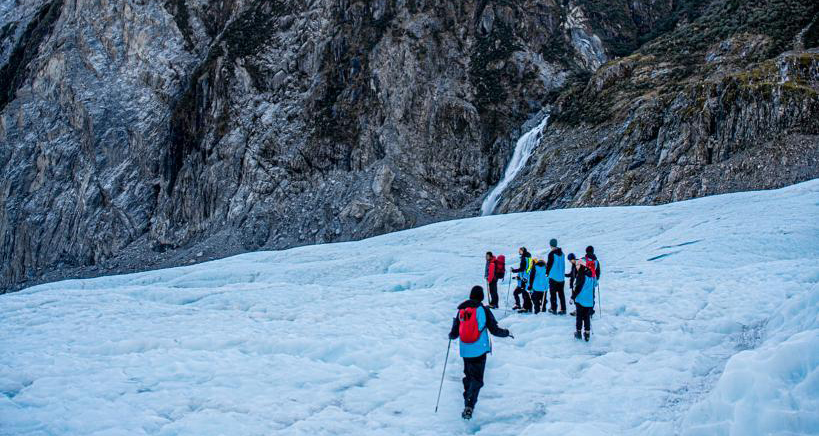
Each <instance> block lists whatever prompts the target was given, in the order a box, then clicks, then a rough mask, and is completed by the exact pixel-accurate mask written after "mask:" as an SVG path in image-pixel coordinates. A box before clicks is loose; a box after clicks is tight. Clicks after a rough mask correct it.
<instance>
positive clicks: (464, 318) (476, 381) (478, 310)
mask: <svg viewBox="0 0 819 436" xmlns="http://www.w3.org/2000/svg"><path fill="white" fill-rule="evenodd" d="M482 302H483V288H482V287H480V286H474V287H472V291H471V292H470V293H469V299H468V300H466V301H464V302H463V303H461V304H460V305H458V316H456V317H455V319H454V320H452V330H450V331H449V339H450V340H453V339H456V338H460V339H461V340H460V352H461V357H462V358H463V359H464V378H463V383H464V411H463V413H461V417H462V418H464V419H471V418H472V411H473V410H474V409H475V403H477V402H478V393H479V392H480V391H481V388H482V387H483V373H484V370H485V369H486V355H487V353H491V352H492V342H491V341H490V340H489V335H488V334H487V331H488V332H489V333H492V335H493V336H497V337H499V338H505V337H507V336H508V337H511V338H512V339H514V338H515V337H514V336H512V334H511V333H509V330H506V329H503V328H500V327H499V326H498V322H497V321H496V320H495V316H494V315H492V311H491V310H488V309H487V308H486V307H485V306H484V305H483V304H482Z"/></svg>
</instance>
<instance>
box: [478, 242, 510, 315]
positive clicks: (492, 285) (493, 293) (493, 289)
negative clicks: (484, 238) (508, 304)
mask: <svg viewBox="0 0 819 436" xmlns="http://www.w3.org/2000/svg"><path fill="white" fill-rule="evenodd" d="M504 268H505V267H504ZM483 278H484V279H486V283H487V285H488V288H489V307H490V308H492V309H497V308H498V278H499V276H498V266H497V259H496V258H495V256H494V255H493V254H492V252H491V251H487V252H486V268H485V269H484V273H483Z"/></svg>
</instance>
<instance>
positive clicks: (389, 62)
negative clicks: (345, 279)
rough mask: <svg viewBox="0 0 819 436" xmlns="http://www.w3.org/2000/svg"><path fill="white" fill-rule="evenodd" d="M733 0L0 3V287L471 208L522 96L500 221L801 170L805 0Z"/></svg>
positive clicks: (685, 194)
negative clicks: (507, 215)
mask: <svg viewBox="0 0 819 436" xmlns="http://www.w3.org/2000/svg"><path fill="white" fill-rule="evenodd" d="M734 3H737V2H734V1H730V0H727V1H723V0H712V1H710V2H709V1H704V0H697V1H693V0H692V1H672V0H660V1H652V2H647V1H625V0H611V1H601V0H571V1H557V2H555V1H535V0H523V1H515V2H512V1H506V0H496V1H488V0H457V1H450V2H440V1H428V0H373V1H350V0H318V1H313V2H306V1H293V0H260V1H253V2H247V1H243V0H224V1H220V2H198V1H194V0H166V1H164V2H132V1H123V2H103V3H88V2H82V3H76V2H74V3H72V2H64V1H62V0H52V1H48V2H44V1H40V2H36V1H35V2H24V3H9V2H7V4H5V5H3V6H0V8H2V9H0V12H2V14H0V16H1V17H3V18H2V20H3V22H0V65H2V70H0V94H1V95H0V144H2V146H0V167H2V171H3V176H4V177H3V179H2V181H0V198H2V200H3V208H2V209H0V241H2V245H1V246H0V260H2V270H1V271H0V288H2V289H6V290H9V289H16V288H19V287H20V286H23V285H26V284H31V283H35V282H38V281H43V280H52V279H57V278H62V277H67V276H73V275H95V274H105V273H114V272H122V271H132V270H136V269H144V268H151V267H161V266H169V265H175V264H180V263H187V262H192V261H197V260H204V259H207V258H210V257H214V256H223V255H228V254H233V253H238V252H242V251H247V250H255V249H260V248H284V247H290V246H295V245H302V244H310V243H319V242H330V241H343V240H350V239H355V238H362V237H367V236H371V235H375V234H380V233H384V232H389V231H394V230H399V229H404V228H408V227H412V226H417V225H421V224H425V223H429V222H432V221H436V220H441V219H448V218H455V217H463V216H469V215H473V214H475V213H476V211H477V208H478V204H479V202H480V199H481V197H482V196H483V195H484V194H485V193H486V192H487V190H488V189H489V188H490V187H491V186H492V185H493V184H495V183H497V181H498V180H499V178H500V177H501V174H502V171H503V167H504V164H505V162H506V161H507V160H508V158H509V156H510V154H511V152H512V146H513V144H514V141H515V139H516V137H517V136H518V135H519V134H520V133H521V132H520V131H519V129H520V126H522V125H523V124H524V122H525V121H526V120H527V119H528V118H530V117H531V116H532V115H533V114H536V113H538V111H539V110H540V109H541V108H542V107H544V106H547V105H552V106H553V108H554V110H553V117H554V118H555V121H554V123H553V124H552V126H550V127H549V128H548V129H547V131H546V132H545V133H544V135H543V139H542V143H541V145H540V147H539V149H538V151H537V153H536V155H535V156H534V157H533V159H532V161H530V165H529V166H528V168H527V171H526V173H525V174H521V176H520V177H519V178H518V180H517V181H516V182H515V183H513V185H512V186H511V187H510V189H509V191H508V192H507V193H506V194H505V195H504V198H503V200H502V202H501V204H500V209H501V210H503V211H512V210H530V209H540V208H547V207H563V206H571V205H578V204H627V203H628V204H632V203H654V202H662V201H670V200H674V199H682V198H689V197H691V196H697V195H704V194H709V193H715V192H725V191H728V190H736V189H748V188H763V187H772V186H780V185H782V184H786V183H791V182H794V181H798V180H803V179H805V178H810V177H815V176H816V170H815V168H816V165H815V155H816V148H817V147H816V133H817V132H816V131H815V130H816V126H815V122H814V123H812V124H811V119H815V117H816V89H817V85H816V80H815V78H816V75H815V73H816V65H817V64H816V55H815V53H814V52H812V51H809V50H806V49H809V48H810V47H814V46H816V44H815V40H816V33H817V32H816V30H815V27H816V24H815V21H816V20H815V19H814V21H813V23H814V24H811V23H812V22H811V16H810V13H813V14H814V15H815V14H816V11H815V6H814V5H813V4H812V2H809V1H807V0H805V1H784V0H783V1H780V2H776V1H772V2H763V5H762V6H760V7H759V8H756V9H753V8H752V10H751V12H753V13H756V12H757V11H762V12H763V13H762V15H760V17H763V18H760V20H763V19H768V18H767V17H768V16H770V14H769V12H771V11H773V12H775V13H774V15H773V18H772V20H774V21H776V20H778V19H779V18H777V17H779V15H776V14H778V13H779V12H781V11H783V10H784V11H785V12H786V13H787V14H789V15H793V16H797V15H798V18H797V19H794V20H791V21H792V22H789V24H787V25H777V24H775V25H773V27H770V26H769V27H765V26H760V25H753V23H752V22H748V23H740V24H737V25H735V26H734V27H730V28H725V25H724V23H722V22H716V21H714V20H715V19H714V17H716V16H718V14H719V13H721V12H724V11H722V10H721V9H719V8H721V7H723V6H725V5H729V6H730V5H733V4H734ZM740 3H741V2H740ZM742 7H745V6H742ZM811 8H813V9H811ZM811 11H812V12H811ZM800 14H801V15H800ZM753 16H756V15H753ZM709 20H710V21H709ZM766 23H767V21H766ZM698 26H699V27H698ZM732 26H733V24H732ZM703 29H706V30H709V31H710V30H711V29H718V31H716V30H715V32H717V33H713V34H709V33H707V32H705V31H704V30H703ZM703 34H705V38H706V39H708V38H710V39H711V41H709V42H707V43H706V42H703V41H699V40H695V39H696V38H700V39H701V38H702V37H703V36H702V35H703ZM686 47H689V48H686ZM634 50H637V51H636V52H634ZM681 50H686V51H687V52H686V53H685V55H684V56H683V55H682V54H680V52H681ZM789 50H796V51H793V52H788V51H789ZM632 52H634V53H633V54H631V53H632ZM786 52H787V53H786ZM783 68H784V69H783ZM811 117H813V118H811ZM798 150H801V153H797V151H798ZM763 153H770V154H771V158H765V155H764V154H763ZM812 159H813V160H812ZM763 162H764V163H767V165H768V166H765V165H761V164H762V163H763ZM811 163H814V164H813V167H812V168H811V167H810V165H811Z"/></svg>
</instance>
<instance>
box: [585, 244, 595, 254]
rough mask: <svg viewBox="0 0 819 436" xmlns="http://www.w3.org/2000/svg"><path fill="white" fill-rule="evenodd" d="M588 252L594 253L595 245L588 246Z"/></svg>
mask: <svg viewBox="0 0 819 436" xmlns="http://www.w3.org/2000/svg"><path fill="white" fill-rule="evenodd" d="M586 254H594V247H592V246H591V245H589V246H588V247H586Z"/></svg>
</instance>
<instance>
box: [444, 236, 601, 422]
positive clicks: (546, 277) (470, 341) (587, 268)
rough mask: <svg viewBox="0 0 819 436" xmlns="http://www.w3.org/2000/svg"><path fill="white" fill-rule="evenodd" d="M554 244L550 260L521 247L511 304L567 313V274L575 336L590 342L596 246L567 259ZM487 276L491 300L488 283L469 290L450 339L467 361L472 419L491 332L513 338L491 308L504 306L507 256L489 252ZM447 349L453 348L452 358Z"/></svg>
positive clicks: (467, 410) (467, 411)
mask: <svg viewBox="0 0 819 436" xmlns="http://www.w3.org/2000/svg"><path fill="white" fill-rule="evenodd" d="M549 247H550V251H549V254H548V255H547V256H546V259H545V260H544V259H536V258H534V257H533V256H532V254H531V253H530V252H529V251H528V250H527V249H526V247H520V249H518V255H519V256H520V262H519V263H518V266H517V268H512V269H511V272H512V273H514V274H517V275H516V276H514V277H510V278H509V280H515V283H516V286H515V290H514V293H513V295H514V298H515V305H514V307H512V309H513V310H516V311H517V312H518V313H532V312H534V313H535V314H538V313H541V312H542V313H550V314H553V315H566V295H565V291H564V285H565V282H566V278H567V277H568V278H569V289H570V290H571V296H570V297H569V300H570V301H571V302H572V303H573V304H574V305H575V308H576V309H575V311H574V312H572V313H571V315H573V316H574V317H575V333H574V337H575V338H576V339H585V341H586V342H588V341H589V339H590V337H591V317H592V315H594V304H595V298H594V291H595V287H596V286H597V282H598V280H599V279H600V273H601V268H600V262H599V261H598V259H597V256H596V255H595V254H594V247H592V246H588V247H586V253H585V255H584V256H583V257H582V258H578V257H576V256H575V255H574V253H569V255H568V256H566V257H565V258H564V254H563V250H562V249H561V248H560V247H558V245H557V240H556V239H552V240H550V241H549ZM565 259H568V260H569V264H570V269H569V271H568V273H567V272H566V261H565ZM484 278H485V279H486V282H487V287H488V288H489V305H488V306H484V304H483V299H484V292H483V287H481V286H474V287H473V288H472V290H471V291H470V293H469V299H468V300H466V301H464V302H463V303H461V304H460V305H459V306H458V315H457V316H456V317H455V319H454V320H453V321H452V329H451V330H450V332H449V339H450V341H451V340H454V339H458V338H459V339H460V341H459V342H460V354H461V357H462V358H463V361H464V378H463V385H464V393H463V397H464V410H463V413H462V414H461V416H462V417H463V418H464V419H471V418H472V412H473V410H474V408H475V403H477V401H478V393H479V392H480V389H481V387H483V374H484V369H485V367H486V355H487V354H488V353H491V352H492V342H491V341H490V340H489V333H491V334H492V335H493V336H497V337H501V338H505V337H511V338H513V339H514V336H512V334H511V333H510V332H509V330H506V329H503V328H501V327H499V326H498V322H497V320H496V319H495V316H494V315H493V314H492V310H490V309H498V308H499V299H498V281H502V280H505V279H506V258H505V256H503V255H499V256H497V257H496V256H495V255H494V254H493V253H492V252H491V251H490V252H487V253H486V267H485V269H484ZM510 287H511V282H510ZM547 291H548V294H547ZM507 300H508V294H507ZM558 301H559V303H560V304H559V306H558ZM507 305H508V301H507ZM547 305H548V310H547ZM558 309H559V310H558ZM448 354H449V351H447V358H448ZM442 382H443V379H442ZM436 407H437V406H436Z"/></svg>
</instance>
